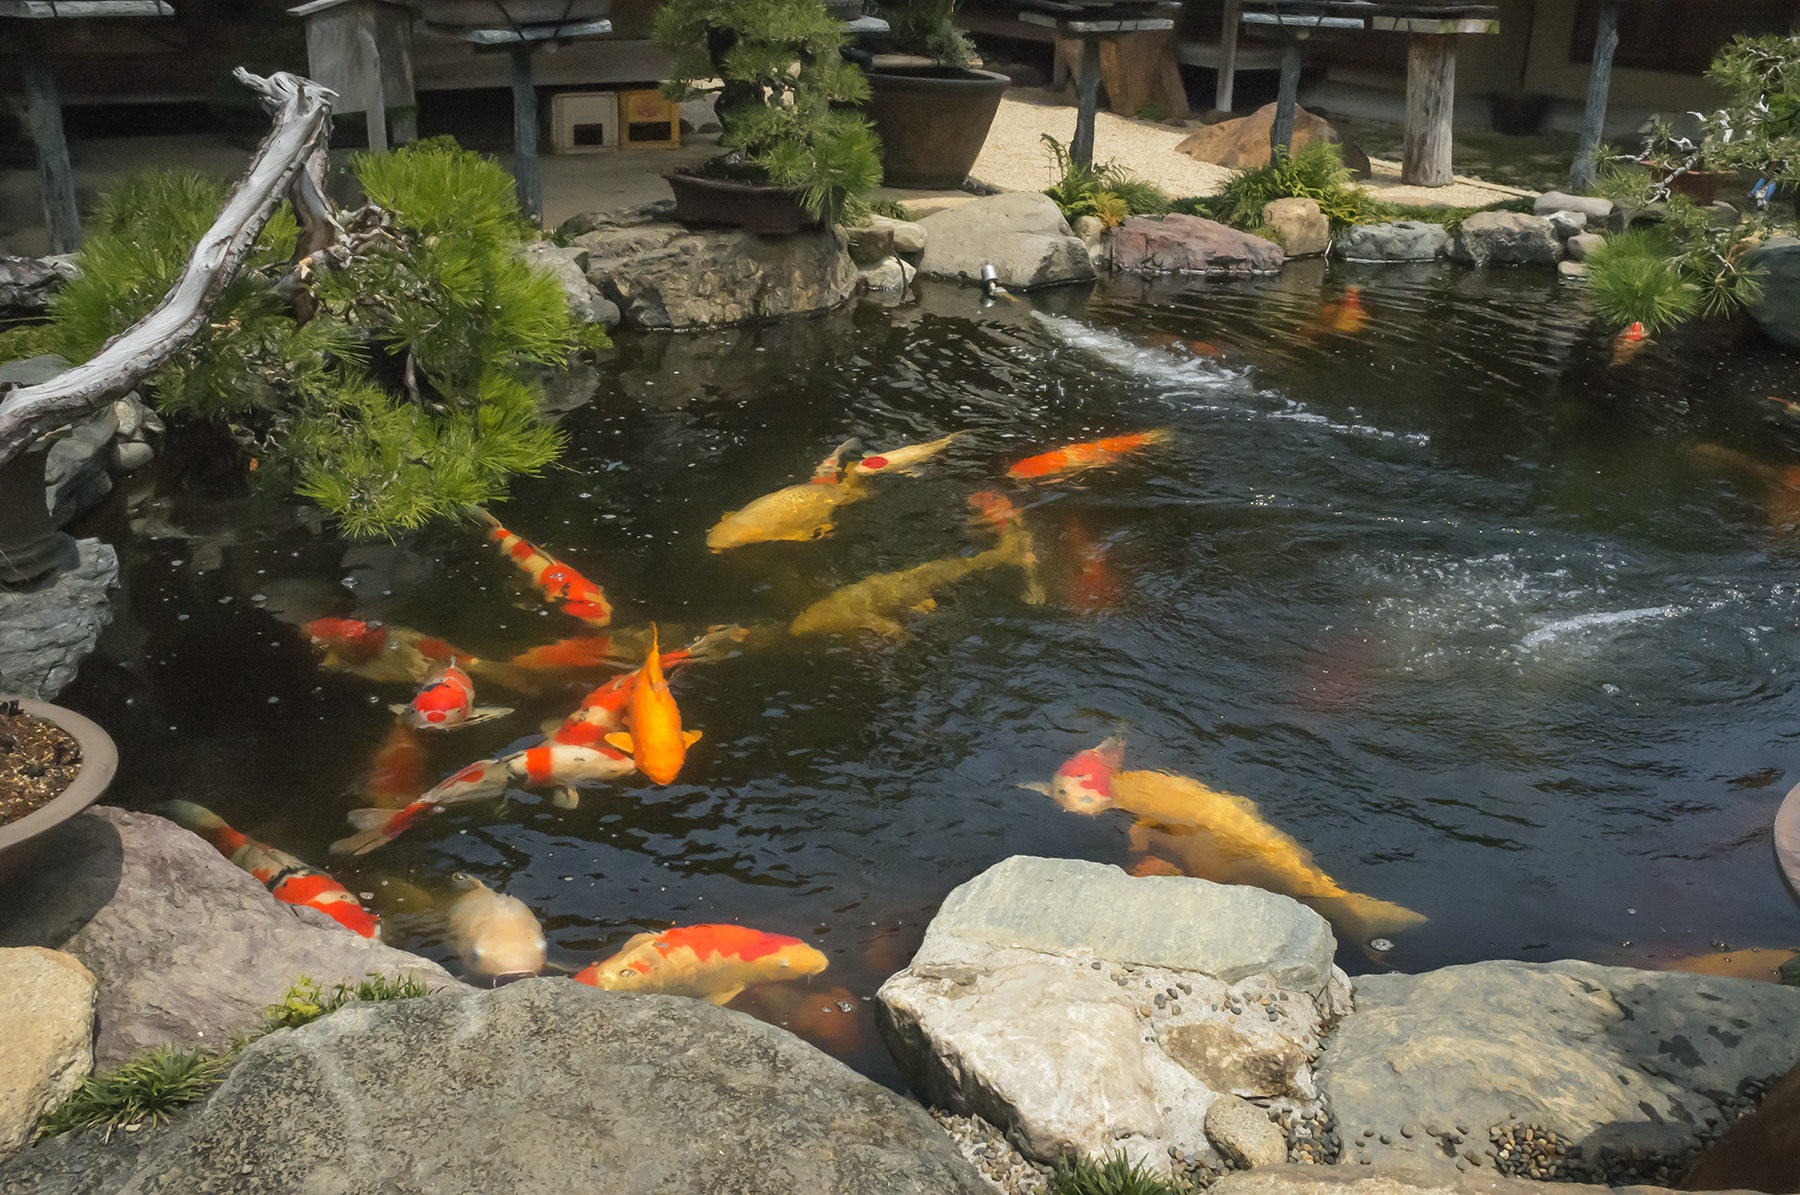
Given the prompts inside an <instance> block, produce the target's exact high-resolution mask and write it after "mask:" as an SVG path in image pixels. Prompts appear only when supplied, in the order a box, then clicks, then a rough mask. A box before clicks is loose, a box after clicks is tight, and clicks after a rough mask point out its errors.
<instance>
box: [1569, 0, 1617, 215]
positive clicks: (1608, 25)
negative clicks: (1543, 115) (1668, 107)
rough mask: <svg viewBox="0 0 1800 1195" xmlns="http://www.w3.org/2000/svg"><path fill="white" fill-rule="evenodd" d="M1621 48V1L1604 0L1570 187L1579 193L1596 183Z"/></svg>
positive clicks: (1595, 33) (1601, 6)
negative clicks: (1608, 101)
mask: <svg viewBox="0 0 1800 1195" xmlns="http://www.w3.org/2000/svg"><path fill="white" fill-rule="evenodd" d="M1618 48H1619V0H1601V3H1600V25H1599V28H1598V29H1596V30H1595V31H1594V66H1593V69H1592V70H1591V71H1589V72H1588V93H1587V110H1586V111H1585V112H1583V113H1582V116H1581V140H1580V141H1579V142H1577V143H1576V145H1575V164H1574V165H1573V166H1571V167H1570V168H1569V187H1570V189H1571V190H1573V191H1575V192H1576V193H1578V194H1579V193H1580V192H1582V191H1585V190H1587V189H1588V188H1589V187H1591V186H1593V185H1594V169H1595V166H1596V165H1597V163H1596V162H1595V160H1594V159H1595V158H1596V157H1597V156H1598V155H1599V152H1600V138H1601V136H1602V135H1603V134H1604V133H1605V131H1606V99H1607V94H1608V93H1609V92H1611V90H1612V60H1613V51H1614V50H1617V49H1618Z"/></svg>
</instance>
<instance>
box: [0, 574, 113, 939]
mask: <svg viewBox="0 0 1800 1195" xmlns="http://www.w3.org/2000/svg"><path fill="white" fill-rule="evenodd" d="M118 583H119V555H118V553H117V552H115V551H114V550H113V547H112V545H111V544H106V543H101V542H100V541H99V540H97V539H84V540H78V541H76V544H75V560H74V561H73V562H72V563H71V566H70V567H68V568H61V569H57V570H56V571H54V572H52V573H50V574H49V575H48V576H45V577H40V578H39V579H38V580H36V581H33V582H31V583H30V584H28V585H24V586H20V587H17V588H14V587H11V586H3V585H0V693H22V694H25V695H28V696H33V697H36V698H37V699H38V700H39V701H50V700H52V699H54V698H55V696H56V695H57V694H58V693H60V692H62V690H63V687H64V686H65V685H67V684H68V683H69V682H70V681H72V680H74V679H75V673H76V670H77V669H79V668H80V667H81V661H83V660H84V659H86V658H87V657H88V654H89V653H90V652H92V651H93V650H94V645H95V644H96V643H98V642H99V641H100V632H101V631H103V630H105V629H106V627H107V625H108V624H109V623H111V622H112V605H111V603H110V601H109V600H108V598H107V594H108V592H109V591H110V590H112V589H113V588H114V587H115V586H117V585H118ZM0 916H4V914H3V913H0Z"/></svg>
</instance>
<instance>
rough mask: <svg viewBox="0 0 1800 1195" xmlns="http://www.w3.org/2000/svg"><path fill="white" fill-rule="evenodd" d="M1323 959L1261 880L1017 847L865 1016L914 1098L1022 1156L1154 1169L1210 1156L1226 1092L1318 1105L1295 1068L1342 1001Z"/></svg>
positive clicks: (1325, 953) (943, 919)
mask: <svg viewBox="0 0 1800 1195" xmlns="http://www.w3.org/2000/svg"><path fill="white" fill-rule="evenodd" d="M1332 949H1333V944H1332V940H1331V935H1330V931H1329V929H1328V928H1327V927H1326V925H1325V922H1324V919H1323V918H1321V917H1319V916H1318V914H1316V913H1314V912H1312V911H1311V910H1310V909H1307V908H1305V907H1304V906H1302V905H1300V904H1298V903H1297V902H1294V901H1291V900H1289V899H1287V898H1286V897H1283V896H1277V895H1275V894H1273V893H1269V892H1264V891H1262V890H1260V889H1255V888H1236V887H1232V886H1229V885H1221V884H1213V883H1209V882H1208V881H1205V880H1191V879H1184V878H1180V877H1167V876H1161V877H1151V878H1148V879H1134V878H1132V877H1131V876H1128V875H1126V874H1125V873H1124V872H1122V871H1120V870H1119V869H1117V868H1114V867H1106V866H1102V865H1100V864H1094V863H1085V862H1080V861H1077V860H1067V859H1033V858H1028V857H1023V856H1021V857H1016V858H1013V859H1008V860H1006V861H1005V862H1003V863H1000V864H997V865H995V866H994V867H992V868H989V869H988V870H987V871H986V872H984V873H982V874H981V875H980V876H977V877H976V878H975V879H973V880H971V881H969V882H968V883H967V884H964V885H962V886H961V887H960V888H957V889H956V890H955V891H954V892H952V893H951V894H950V896H949V898H948V899H947V900H946V901H945V902H944V906H943V908H942V909H941V910H940V912H939V914H938V916H937V918H936V919H934V920H933V921H932V923H931V926H930V928H929V929H927V930H926V933H925V940H924V942H923V943H922V944H921V945H920V947H919V951H918V953H917V954H916V955H915V956H914V957H913V960H912V962H911V964H910V965H908V966H907V968H906V969H905V970H903V971H901V972H899V973H898V974H896V975H894V976H892V977H890V978H889V979H888V981H887V982H886V983H884V984H883V985H882V987H881V990H880V992H879V993H878V994H877V999H878V1000H879V1002H880V1003H879V1005H878V1006H877V1009H876V1018H877V1024H878V1025H879V1026H880V1029H881V1033H882V1037H883V1040H885V1041H886V1042H887V1045H888V1050H889V1052H890V1053H891V1054H892V1055H893V1057H894V1059H895V1062H896V1065H897V1066H898V1067H899V1070H900V1073H901V1074H902V1076H903V1077H905V1079H906V1081H907V1083H908V1084H909V1085H910V1086H911V1087H912V1089H913V1091H914V1092H916V1093H917V1094H918V1095H919V1097H920V1098H921V1099H923V1100H925V1101H926V1102H927V1103H930V1104H933V1105H936V1106H939V1107H944V1108H948V1109H950V1110H952V1111H954V1112H958V1113H962V1114H964V1115H976V1116H980V1117H981V1118H982V1119H984V1120H986V1121H987V1122H988V1123H990V1124H993V1125H995V1126H997V1127H998V1128H1000V1129H1001V1130H1002V1131H1003V1132H1004V1133H1005V1134H1006V1135H1007V1137H1008V1139H1009V1140H1011V1141H1012V1142H1013V1144H1014V1145H1015V1146H1016V1147H1017V1148H1018V1149H1019V1150H1020V1152H1022V1153H1024V1154H1025V1155H1026V1156H1027V1157H1030V1158H1033V1159H1035V1160H1037V1161H1040V1162H1054V1161H1055V1160H1056V1159H1057V1158H1059V1157H1062V1156H1064V1155H1066V1154H1068V1153H1070V1152H1077V1153H1081V1154H1084V1155H1087V1156H1090V1157H1094V1158H1100V1157H1103V1156H1105V1155H1107V1154H1110V1153H1113V1152H1116V1151H1119V1150H1123V1151H1124V1152H1126V1153H1127V1154H1129V1155H1131V1156H1132V1157H1134V1158H1136V1159H1138V1160H1139V1161H1141V1162H1143V1163H1146V1164H1149V1165H1152V1166H1154V1167H1158V1168H1160V1169H1166V1168H1167V1166H1168V1159H1169V1156H1170V1154H1169V1150H1170V1149H1179V1150H1182V1151H1183V1152H1185V1153H1187V1154H1188V1155H1190V1156H1198V1155H1203V1154H1205V1153H1206V1152H1207V1151H1208V1150H1209V1149H1210V1146H1209V1144H1208V1138H1207V1135H1206V1131H1205V1128H1204V1123H1203V1122H1204V1117H1205V1115H1206V1110H1207V1108H1208V1107H1209V1106H1210V1105H1211V1104H1212V1103H1213V1102H1214V1101H1215V1100H1217V1099H1218V1098H1220V1096H1221V1095H1222V1094H1226V1093H1229V1092H1234V1091H1241V1092H1243V1093H1245V1094H1257V1095H1271V1094H1280V1095H1283V1096H1286V1097H1289V1098H1292V1099H1295V1100H1300V1101H1305V1100H1309V1099H1311V1098H1313V1097H1314V1096H1315V1095H1316V1090H1315V1088H1314V1086H1313V1080H1312V1072H1311V1069H1310V1066H1309V1065H1308V1063H1309V1061H1310V1059H1311V1058H1312V1056H1313V1053H1314V1052H1315V1051H1316V1050H1317V1048H1318V1045H1319V1035H1320V1033H1321V1032H1322V1031H1323V1029H1324V1027H1325V1025H1326V1024H1327V1022H1328V1021H1329V1020H1330V1018H1331V1017H1333V1016H1335V1015H1337V1014H1338V1013H1340V1012H1341V1011H1342V1010H1343V1009H1344V1008H1346V1007H1348V981H1347V980H1344V979H1343V977H1342V973H1341V972H1336V971H1335V970H1334V969H1333V968H1332V966H1331V955H1332ZM1276 976H1282V977H1285V978H1286V979H1287V980H1288V981H1290V982H1296V983H1308V984H1312V985H1314V986H1313V987H1312V988H1310V989H1308V990H1292V989H1289V988H1284V987H1282V986H1281V984H1280V983H1279V982H1278V980H1277V979H1276Z"/></svg>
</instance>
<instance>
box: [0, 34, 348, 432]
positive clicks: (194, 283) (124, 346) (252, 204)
mask: <svg viewBox="0 0 1800 1195" xmlns="http://www.w3.org/2000/svg"><path fill="white" fill-rule="evenodd" d="M234 73H235V74H236V76H237V79H238V81H239V82H240V83H242V84H244V86H246V87H248V88H250V89H251V90H252V91H255V92H256V93H258V94H259V95H260V96H261V97H262V102H263V106H264V107H266V108H268V109H269V111H270V113H271V114H272V115H273V116H274V121H275V123H274V127H273V128H272V129H270V130H269V134H268V136H266V137H264V138H263V142H262V145H261V146H259V147H258V148H257V151H256V157H254V158H253V159H251V162H250V168H249V170H248V171H247V172H246V173H245V175H244V178H243V181H241V182H240V183H238V185H237V189H236V190H235V191H233V192H232V195H231V198H230V199H228V200H226V202H225V207H224V209H223V210H222V211H220V213H219V218H218V219H217V220H215V221H214V222H213V226H212V227H211V228H209V229H208V230H207V231H206V235H205V236H203V237H201V238H200V241H199V243H198V244H196V245H195V246H194V252H193V255H192V256H191V257H189V258H188V263H187V268H186V270H185V271H184V272H183V273H182V275H181V279H180V281H178V282H177V283H176V284H175V287H174V289H172V290H171V291H169V293H168V294H166V295H164V296H163V299H162V302H160V303H158V304H157V305H156V309H155V310H154V311H152V312H151V313H150V314H149V315H147V316H145V317H144V318H143V319H141V320H139V321H138V322H137V323H135V324H133V325H132V326H131V327H129V328H127V329H126V330H125V331H123V332H121V333H119V334H118V335H117V336H115V337H113V338H112V339H111V340H109V341H107V342H106V346H105V347H104V348H102V349H101V350H100V352H99V353H98V354H97V355H96V356H95V357H94V358H93V359H92V360H91V361H88V362H86V363H85V364H82V365H77V366H76V367H75V368H73V369H71V370H69V371H67V372H66V373H63V374H60V375H58V376H57V377H54V378H51V379H50V380H49V381H48V382H43V383H41V384H39V385H36V386H23V387H19V388H17V389H13V390H11V391H0V465H4V464H5V463H6V462H7V461H10V460H11V459H12V458H13V457H15V456H17V455H19V453H21V452H23V451H24V450H25V449H26V448H27V447H29V446H30V444H31V443H32V442H33V441H34V440H36V439H37V438H38V437H39V436H40V435H42V434H43V433H44V432H46V431H49V430H51V429H53V428H55V427H57V426H59V425H61V424H63V423H66V422H67V421H68V420H69V419H71V418H74V417H76V416H79V415H82V414H84V413H86V412H88V411H91V410H94V409H96V408H98V407H100V406H101V405H103V404H105V403H108V402H112V401H115V400H117V399H118V398H120V397H122V396H123V395H124V394H125V393H126V392H128V391H129V390H131V389H132V388H133V387H135V386H136V385H137V384H138V382H139V381H141V380H142V379H143V378H144V377H145V376H146V375H147V374H149V373H152V372H154V371H155V370H156V369H158V368H160V367H161V366H162V365H163V364H164V363H166V362H167V361H168V360H169V358H170V357H172V356H174V355H175V354H176V353H177V352H179V351H180V349H181V348H182V346H184V345H185V344H187V342H188V341H189V340H190V339H192V338H193V336H194V334H195V333H196V332H198V331H199V330H200V329H201V327H203V326H204V325H205V323H206V320H207V317H208V315H209V314H210V312H211V310H212V306H213V304H214V303H215V302H217V301H218V298H219V296H220V294H222V293H223V292H224V290H225V288H226V287H227V286H229V285H230V284H231V281H232V279H234V278H236V277H237V275H238V272H239V271H240V270H241V269H242V268H243V265H244V259H245V258H246V257H248V256H249V254H250V249H251V247H252V246H253V245H254V244H255V243H256V238H257V236H258V235H260V234H261V232H262V230H263V225H264V224H266V223H268V220H269V216H270V214H271V213H272V212H274V210H275V207H276V205H277V204H279V203H280V202H281V200H282V198H283V197H284V196H285V195H287V194H288V192H289V189H290V187H292V186H293V185H294V183H295V180H296V178H297V177H298V178H307V177H308V176H307V174H306V168H307V166H308V165H309V164H310V163H312V162H313V161H314V158H315V155H316V154H317V153H318V152H319V151H320V150H321V149H322V148H323V147H324V146H325V145H326V144H327V143H328V141H329V139H330V130H331V101H332V100H333V99H335V98H336V94H335V93H334V92H332V91H331V90H330V89H329V88H325V87H321V86H320V85H319V84H317V83H314V82H313V81H312V80H310V79H303V78H301V77H299V76H298V75H290V74H288V73H286V72H285V71H278V72H276V73H275V74H273V75H270V76H269V77H268V78H267V79H264V78H262V77H260V76H257V75H253V74H251V73H250V72H249V71H246V70H244V69H243V68H242V67H239V68H238V69H237V70H236V71H235V72H234ZM310 181H311V180H310V179H308V182H309V183H310ZM312 231H313V230H310V229H309V235H311V233H312Z"/></svg>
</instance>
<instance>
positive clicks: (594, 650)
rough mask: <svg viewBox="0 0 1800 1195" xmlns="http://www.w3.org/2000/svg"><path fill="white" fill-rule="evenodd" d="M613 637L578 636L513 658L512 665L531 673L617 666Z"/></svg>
mask: <svg viewBox="0 0 1800 1195" xmlns="http://www.w3.org/2000/svg"><path fill="white" fill-rule="evenodd" d="M612 650H613V641H612V636H610V635H576V636H574V637H573V638H569V639H558V640H557V641H556V642H555V643H546V644H543V645H542V646H539V647H534V648H532V649H531V650H529V651H522V652H520V653H519V654H518V655H516V656H514V657H513V658H512V659H511V660H510V661H508V662H509V663H510V664H512V665H513V667H515V668H524V669H528V670H529V671H532V672H586V671H590V670H592V669H595V668H605V667H607V666H608V665H609V664H612V663H613V662H614V659H613V654H612Z"/></svg>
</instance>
